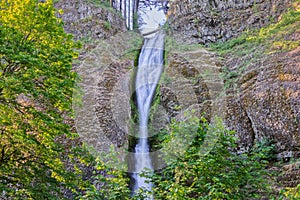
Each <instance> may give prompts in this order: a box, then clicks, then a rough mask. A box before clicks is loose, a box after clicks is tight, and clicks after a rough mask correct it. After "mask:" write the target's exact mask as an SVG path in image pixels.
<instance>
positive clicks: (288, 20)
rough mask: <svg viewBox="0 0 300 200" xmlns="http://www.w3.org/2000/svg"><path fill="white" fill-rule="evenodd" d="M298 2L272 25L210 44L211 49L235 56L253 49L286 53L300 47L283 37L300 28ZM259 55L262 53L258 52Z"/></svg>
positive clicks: (296, 0) (296, 42) (297, 43)
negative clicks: (258, 47) (261, 48)
mask: <svg viewBox="0 0 300 200" xmlns="http://www.w3.org/2000/svg"><path fill="white" fill-rule="evenodd" d="M299 3H300V1H299V0H295V1H294V3H293V6H292V8H291V9H290V10H289V11H288V12H287V13H285V14H283V15H282V18H281V19H280V20H279V21H278V22H277V23H274V24H271V25H269V26H267V27H264V28H261V29H259V30H254V31H246V32H244V33H243V34H242V35H241V36H239V37H237V38H234V39H232V40H229V41H227V42H219V43H216V44H212V45H211V47H212V48H213V49H214V50H216V51H217V52H219V53H220V54H221V55H224V54H227V53H229V52H230V53H233V54H236V55H241V54H244V55H245V54H247V53H249V52H252V51H253V50H254V49H253V47H257V46H261V45H263V46H265V47H266V53H271V52H276V51H287V50H292V49H295V48H296V47H298V46H299V45H300V43H299V41H295V40H287V39H286V37H285V36H287V35H290V34H293V33H294V32H296V31H297V30H298V29H299V27H300V23H299V22H300V9H299ZM258 53H259V54H260V53H262V52H258Z"/></svg>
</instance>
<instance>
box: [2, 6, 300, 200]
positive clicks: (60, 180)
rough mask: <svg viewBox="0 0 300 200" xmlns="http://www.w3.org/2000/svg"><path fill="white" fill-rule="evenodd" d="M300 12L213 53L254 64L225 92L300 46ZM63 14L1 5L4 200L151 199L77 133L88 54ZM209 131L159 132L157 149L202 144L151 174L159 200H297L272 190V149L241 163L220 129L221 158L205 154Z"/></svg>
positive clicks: (179, 127)
mask: <svg viewBox="0 0 300 200" xmlns="http://www.w3.org/2000/svg"><path fill="white" fill-rule="evenodd" d="M90 1H91V2H98V1H95V0H90ZM56 2H57V1H56ZM105 2H108V1H105ZM299 12H300V10H299V0H298V1H295V4H294V9H293V10H290V11H289V12H287V13H286V14H285V15H283V16H282V18H281V20H280V21H279V22H278V23H276V24H273V25H270V26H268V27H265V28H263V29H260V30H257V31H254V32H252V31H251V32H247V33H244V34H243V35H242V36H240V37H238V38H236V39H233V40H230V41H228V42H225V43H218V44H216V45H213V46H212V48H213V49H214V50H216V51H218V52H219V53H220V54H221V55H222V56H224V57H226V56H231V57H232V59H237V58H238V57H241V56H244V55H246V54H249V53H251V55H253V57H252V59H253V60H248V61H246V60H245V62H243V63H242V64H241V63H240V65H239V66H241V67H239V68H237V69H234V70H232V69H231V68H226V69H224V77H225V78H226V79H227V80H226V81H227V83H228V85H227V86H226V87H228V88H231V87H233V86H234V85H235V84H237V79H238V78H239V76H242V75H241V74H242V73H243V71H245V70H246V69H247V68H248V66H250V63H251V62H252V61H254V60H255V59H256V60H257V59H259V58H261V56H263V55H270V54H274V53H284V52H287V51H291V50H295V49H296V48H298V47H299V40H297V39H295V38H297V37H296V36H294V35H295V33H297V31H298V30H299V21H300V13H299ZM61 13H62V11H58V10H56V9H55V8H54V7H53V2H52V1H51V0H48V1H38V0H6V1H1V2H0V25H1V26H0V199H100V200H102V199H111V200H113V199H116V200H119V199H120V200H121V199H122V200H123V199H144V194H145V193H140V194H138V195H136V196H134V197H131V195H130V190H129V180H128V177H127V174H126V173H124V172H121V171H117V170H115V169H113V168H111V167H108V166H107V165H105V163H104V162H103V161H101V160H100V159H99V158H97V156H95V155H92V154H91V153H90V152H89V151H88V150H87V148H86V147H85V146H84V145H83V144H82V142H81V141H80V139H79V137H78V135H77V134H76V133H74V131H73V132H72V131H71V126H70V125H72V117H73V116H72V113H73V111H72V109H71V102H72V93H73V89H74V82H75V78H77V74H76V73H75V72H74V71H73V70H72V63H73V61H74V59H77V50H78V48H79V47H80V45H79V43H77V42H74V41H73V40H72V36H71V35H69V34H66V33H65V31H64V29H63V22H62V20H61V19H59V18H57V17H56V15H60V14H61ZM106 26H107V27H106V28H107V29H110V26H111V24H106ZM83 29H84V28H83ZM298 33H299V31H298ZM104 38H106V36H105V37H104ZM169 42H170V41H169ZM172 45H173V44H172ZM167 51H169V50H168V49H167ZM279 55H282V54H279ZM235 70H237V71H235ZM282 78H285V77H282ZM210 128H212V127H210V125H208V122H207V121H206V119H204V118H201V119H198V118H192V119H191V120H190V121H189V122H176V121H172V122H171V123H170V125H169V126H168V127H167V128H165V129H164V130H162V131H161V132H160V134H159V136H158V137H157V138H156V139H157V140H158V141H159V145H158V146H157V147H155V148H162V147H164V149H165V150H167V151H172V152H176V150H177V149H176V147H177V146H176V145H180V143H182V142H183V141H181V140H180V141H178V142H179V143H174V144H172V145H170V143H169V142H170V141H174V138H177V137H180V138H185V137H187V135H188V133H189V131H192V130H193V131H196V135H195V140H193V142H192V143H191V144H190V145H189V147H188V149H187V150H186V152H185V153H184V154H183V156H182V157H179V158H177V159H173V158H168V157H164V158H163V159H166V161H167V162H168V166H167V167H166V168H164V169H161V170H159V171H158V172H157V173H156V174H155V175H150V177H151V178H152V179H153V182H154V188H153V193H154V195H155V197H156V199H174V200H175V199H176V200H177V199H179V200H180V199H182V200H183V199H260V198H263V197H264V198H269V199H271V198H274V199H283V198H287V199H299V196H300V186H299V185H298V186H297V187H293V188H287V189H285V190H284V191H282V192H281V194H279V193H276V192H274V191H273V190H272V189H273V188H272V187H271V186H272V185H271V184H272V183H270V182H269V181H270V180H271V179H268V178H267V177H271V176H272V175H270V174H269V172H268V171H267V167H268V166H269V164H270V162H271V161H273V153H274V152H273V150H274V145H269V143H263V142H258V143H256V145H254V146H253V147H252V148H251V149H250V151H249V152H247V153H243V154H241V155H238V154H236V153H234V152H233V151H232V149H234V148H235V147H236V141H237V139H236V138H235V137H234V132H233V131H228V130H226V129H225V128H224V127H223V125H222V124H221V122H219V123H217V125H216V126H215V127H213V128H214V129H215V130H216V132H217V133H218V140H217V141H216V143H215V145H214V147H213V149H212V150H211V151H210V152H209V153H208V154H206V155H200V154H199V152H200V151H201V147H202V145H203V141H204V140H205V138H206V136H207V131H208V129H210ZM175 141H176V140H175ZM266 144H267V145H266ZM108 156H113V155H108ZM146 176H148V175H146Z"/></svg>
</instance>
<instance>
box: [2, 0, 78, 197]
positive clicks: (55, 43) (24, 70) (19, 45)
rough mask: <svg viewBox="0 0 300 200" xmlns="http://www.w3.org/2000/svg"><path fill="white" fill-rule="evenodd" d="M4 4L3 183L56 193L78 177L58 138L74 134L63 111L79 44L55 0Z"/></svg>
mask: <svg viewBox="0 0 300 200" xmlns="http://www.w3.org/2000/svg"><path fill="white" fill-rule="evenodd" d="M6 3H7V4H6ZM0 7H1V8H2V9H1V11H0V24H1V26H0V61H1V62H0V91H1V93H0V113H1V115H0V127H1V129H0V131H1V135H0V138H1V139H0V149H1V152H2V153H1V157H0V179H1V180H2V181H1V182H0V185H1V186H0V187H1V189H2V191H5V193H6V195H8V196H14V197H15V198H21V199H24V198H35V199H45V198H46V196H47V197H48V198H54V196H60V195H61V191H60V190H59V186H60V185H62V184H63V185H66V186H67V185H68V184H69V182H68V180H67V178H66V177H69V178H68V179H72V176H69V174H68V172H66V171H65V169H64V164H63V163H62V160H61V159H60V158H59V155H60V154H61V152H62V151H63V146H62V145H60V144H59V143H57V142H55V139H56V138H57V137H58V136H60V135H63V134H66V135H69V136H71V135H72V134H71V133H70V131H69V129H70V128H69V126H68V125H66V124H65V123H64V118H63V117H62V116H63V113H65V114H66V113H70V111H71V108H70V105H71V95H72V89H73V83H74V80H75V78H76V74H75V73H74V72H72V71H71V68H72V60H73V58H74V57H76V53H75V51H74V48H76V47H77V44H76V43H74V42H73V41H72V39H71V38H72V37H71V36H70V35H67V34H66V33H65V32H64V30H63V27H62V23H61V20H59V19H57V18H56V17H55V15H54V13H55V12H56V11H55V9H54V8H53V6H52V2H51V1H47V2H45V3H38V2H37V1H34V0H27V1H21V0H19V1H18V0H17V1H5V2H4V1H2V2H1V3H0ZM45 195H46V196H45Z"/></svg>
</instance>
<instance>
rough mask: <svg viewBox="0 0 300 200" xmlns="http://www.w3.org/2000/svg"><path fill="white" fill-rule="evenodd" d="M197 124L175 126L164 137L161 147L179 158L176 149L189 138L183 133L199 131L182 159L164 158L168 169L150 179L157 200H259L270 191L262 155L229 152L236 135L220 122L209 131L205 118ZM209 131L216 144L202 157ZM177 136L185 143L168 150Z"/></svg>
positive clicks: (175, 123)
mask: <svg viewBox="0 0 300 200" xmlns="http://www.w3.org/2000/svg"><path fill="white" fill-rule="evenodd" d="M197 121H198V122H199V119H198V120H197V119H195V118H191V119H190V120H189V121H187V122H173V123H172V124H171V125H170V129H169V130H168V134H164V135H163V136H162V142H161V147H162V148H168V151H169V150H172V151H174V154H177V153H179V152H176V148H175V147H176V146H178V145H180V144H179V143H180V141H181V142H184V141H185V139H184V138H186V137H187V136H186V134H189V133H188V132H186V131H184V132H182V131H183V130H184V129H185V130H190V131H195V130H196V135H194V140H193V142H192V143H191V145H190V146H189V148H188V149H186V151H185V153H184V154H183V156H180V157H177V159H170V158H166V157H164V158H163V159H164V160H165V161H166V162H167V163H169V165H168V166H167V167H166V168H165V169H163V170H161V171H160V172H159V173H157V174H156V175H154V176H152V177H151V178H152V179H153V182H154V185H155V187H154V189H153V192H154V195H155V198H156V199H174V200H175V199H176V200H181V199H182V200H184V199H247V198H255V199H259V198H260V192H261V191H267V183H266V181H265V180H264V176H265V175H266V171H265V169H264V167H265V165H266V161H265V160H264V159H265V157H264V156H261V152H260V151H253V153H252V154H249V155H237V154H235V153H233V152H232V151H230V149H233V148H234V147H235V140H236V139H235V137H234V136H233V134H234V133H233V132H231V131H228V130H226V129H225V128H224V127H223V126H222V123H221V122H217V123H216V124H215V127H210V126H209V125H208V124H207V122H206V120H205V119H204V118H202V119H201V120H200V123H196V122H197ZM183 127H184V128H183ZM182 128H183V129H182ZM209 129H214V130H215V131H216V133H217V134H216V135H215V136H216V137H217V141H214V142H212V144H213V147H212V149H211V151H210V152H209V153H208V154H201V153H199V152H202V151H203V144H204V143H205V142H204V141H205V139H207V137H208V135H207V133H208V132H209ZM179 135H180V136H179ZM178 136H179V138H182V140H180V141H178V143H176V144H175V145H174V146H173V145H171V147H169V146H170V144H169V141H174V138H176V137H178ZM188 140H189V139H188ZM165 146H168V147H165ZM173 147H174V148H173ZM263 155H265V154H263ZM164 156H165V155H164ZM173 158H174V157H173ZM258 158H259V159H258ZM170 161H171V162H170Z"/></svg>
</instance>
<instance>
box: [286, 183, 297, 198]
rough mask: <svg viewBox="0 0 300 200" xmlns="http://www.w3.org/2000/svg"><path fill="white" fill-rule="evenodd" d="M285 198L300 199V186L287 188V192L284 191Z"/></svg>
mask: <svg viewBox="0 0 300 200" xmlns="http://www.w3.org/2000/svg"><path fill="white" fill-rule="evenodd" d="M283 197H284V198H288V199H289V200H298V199H300V184H299V185H298V186H297V187H295V188H286V190H285V191H283Z"/></svg>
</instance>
